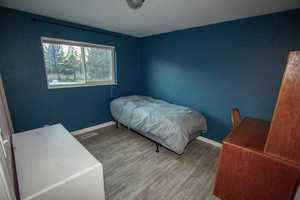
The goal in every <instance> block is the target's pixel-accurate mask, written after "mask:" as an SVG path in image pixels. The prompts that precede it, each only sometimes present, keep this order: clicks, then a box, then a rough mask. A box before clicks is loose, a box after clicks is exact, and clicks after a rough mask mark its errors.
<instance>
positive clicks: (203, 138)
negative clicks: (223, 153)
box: [197, 136, 222, 148]
mask: <svg viewBox="0 0 300 200" xmlns="http://www.w3.org/2000/svg"><path fill="white" fill-rule="evenodd" d="M197 140H200V141H202V142H206V143H208V144H211V145H214V146H216V147H219V148H220V147H222V143H220V142H216V141H214V140H211V139H208V138H205V137H202V136H199V137H197Z"/></svg>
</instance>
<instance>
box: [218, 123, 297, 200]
mask: <svg viewBox="0 0 300 200" xmlns="http://www.w3.org/2000/svg"><path fill="white" fill-rule="evenodd" d="M269 126H270V123H269V122H265V121H261V120H256V119H251V118H245V119H244V120H243V121H242V123H241V124H240V126H239V127H238V128H236V129H235V130H234V131H232V132H231V133H230V135H229V136H228V137H227V138H226V139H225V140H224V142H223V146H222V151H221V154H220V161H219V167H218V171H217V177H216V185H215V189H214V194H215V195H216V196H218V197H220V198H221V199H223V200H277V199H278V200H287V199H290V198H291V197H292V196H293V193H294V190H295V186H296V184H297V179H298V176H299V172H300V167H299V166H297V165H293V164H291V163H289V162H286V161H283V160H280V159H277V158H274V157H272V156H270V155H268V154H266V153H264V146H265V142H266V139H267V133H268V130H269Z"/></svg>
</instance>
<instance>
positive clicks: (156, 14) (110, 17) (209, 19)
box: [0, 0, 300, 37]
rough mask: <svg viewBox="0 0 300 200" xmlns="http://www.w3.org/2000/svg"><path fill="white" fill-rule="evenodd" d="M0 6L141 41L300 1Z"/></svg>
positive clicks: (57, 0) (90, 0) (73, 1)
mask: <svg viewBox="0 0 300 200" xmlns="http://www.w3.org/2000/svg"><path fill="white" fill-rule="evenodd" d="M0 5H1V6H5V7H9V8H14V9H17V10H22V11H26V12H30V13H34V14H39V15H44V16H48V17H52V18H56V19H62V20H66V21H70V22H75V23H79V24H83V25H89V26H93V27H97V28H102V29H106V30H111V31H115V32H119V33H125V34H128V35H132V36H137V37H144V36H149V35H154V34H159V33H164V32H170V31H174V30H180V29H185V28H191V27H196V26H202V25H207V24H213V23H218V22H223V21H229V20H234V19H240V18H245V17H251V16H256V15H262V14H268V13H273V12H279V11H284V10H289V9H294V8H300V0H146V1H145V3H144V5H143V7H142V8H140V9H139V10H132V9H130V8H129V7H128V6H127V2H126V0H0Z"/></svg>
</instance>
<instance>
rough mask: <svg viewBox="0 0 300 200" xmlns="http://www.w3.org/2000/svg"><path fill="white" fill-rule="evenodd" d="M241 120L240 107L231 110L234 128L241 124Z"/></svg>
mask: <svg viewBox="0 0 300 200" xmlns="http://www.w3.org/2000/svg"><path fill="white" fill-rule="evenodd" d="M240 122H241V113H240V111H239V109H237V108H234V109H232V111H231V123H232V129H235V128H237V127H238V126H239V124H240Z"/></svg>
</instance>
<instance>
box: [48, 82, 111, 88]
mask: <svg viewBox="0 0 300 200" xmlns="http://www.w3.org/2000/svg"><path fill="white" fill-rule="evenodd" d="M101 85H102V86H105V85H117V83H116V82H111V81H108V82H105V81H103V82H97V83H86V84H80V83H78V84H75V83H73V84H64V85H48V89H60V88H75V87H91V86H101Z"/></svg>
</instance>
